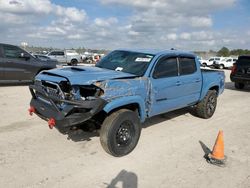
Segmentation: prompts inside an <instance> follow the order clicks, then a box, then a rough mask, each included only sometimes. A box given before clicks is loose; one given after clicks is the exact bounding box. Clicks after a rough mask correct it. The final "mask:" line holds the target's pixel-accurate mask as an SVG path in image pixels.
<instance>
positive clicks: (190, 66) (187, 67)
mask: <svg viewBox="0 0 250 188" xmlns="http://www.w3.org/2000/svg"><path fill="white" fill-rule="evenodd" d="M178 59H179V72H180V75H188V74H193V73H194V72H196V70H197V68H196V63H195V58H194V57H179V58H178Z"/></svg>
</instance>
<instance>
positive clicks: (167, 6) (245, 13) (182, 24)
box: [0, 0, 250, 51]
mask: <svg viewBox="0 0 250 188" xmlns="http://www.w3.org/2000/svg"><path fill="white" fill-rule="evenodd" d="M249 8H250V1H249V0H206V1H204V0H175V1H173V0H0V19H1V22H0V32H1V35H0V43H8V44H15V45H20V44H21V43H22V42H27V43H28V45H29V46H42V47H56V48H78V47H85V48H95V49H109V50H112V49H117V48H154V49H170V48H176V49H181V50H190V51H193V50H195V51H204V50H206V51H208V50H219V49H220V48H222V47H223V46H226V47H228V48H229V49H238V48H242V49H250V11H249Z"/></svg>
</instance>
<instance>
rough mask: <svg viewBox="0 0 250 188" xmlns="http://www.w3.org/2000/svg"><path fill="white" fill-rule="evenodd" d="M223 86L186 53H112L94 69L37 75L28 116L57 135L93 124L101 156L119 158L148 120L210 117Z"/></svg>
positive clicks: (216, 75)
mask: <svg viewBox="0 0 250 188" xmlns="http://www.w3.org/2000/svg"><path fill="white" fill-rule="evenodd" d="M224 83H225V75H224V72H222V71H217V70H205V69H204V70H202V69H201V68H200V64H199V62H198V59H197V57H196V56H195V55H194V54H192V53H189V52H182V51H177V50H169V51H157V50H127V49H122V50H115V51H112V52H110V53H109V54H108V55H107V56H105V57H104V58H103V59H101V60H100V61H99V62H98V63H97V64H96V66H95V67H87V66H77V67H64V68H60V69H55V70H49V71H43V72H41V73H40V74H39V75H37V76H36V78H35V82H34V84H33V85H30V91H31V94H32V99H31V102H30V108H29V112H30V114H33V113H35V114H37V115H38V116H39V117H41V118H42V119H44V120H46V121H48V124H49V127H50V128H53V127H54V126H55V127H56V128H58V129H59V130H64V129H66V128H70V127H74V126H77V125H80V124H83V123H84V122H85V123H86V121H90V120H91V122H93V121H94V122H95V123H96V124H97V125H99V128H100V142H101V145H102V147H103V148H104V150H105V151H106V152H108V153H109V154H111V155H113V156H116V157H120V156H124V155H127V154H128V153H130V152H131V151H132V150H133V149H134V148H135V147H136V145H137V143H138V140H139V137H140V133H141V123H143V122H144V121H145V119H146V118H150V117H152V116H155V115H158V114H162V113H166V112H169V111H173V110H176V109H180V108H185V107H191V108H190V109H192V111H193V112H195V114H196V115H197V116H198V117H201V118H205V119H207V118H210V117H212V115H213V114H214V112H215V109H216V105H217V97H218V96H219V95H220V94H221V93H222V92H223V90H224ZM97 127H98V126H97Z"/></svg>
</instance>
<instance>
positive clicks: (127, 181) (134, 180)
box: [105, 170, 138, 188]
mask: <svg viewBox="0 0 250 188" xmlns="http://www.w3.org/2000/svg"><path fill="white" fill-rule="evenodd" d="M120 183H121V185H122V186H121V187H122V188H137V187H138V177H137V175H136V174H135V173H134V172H128V171H126V170H122V171H121V172H120V173H119V174H118V175H117V176H116V177H115V178H114V179H112V181H111V182H110V184H107V183H105V184H106V185H107V188H117V187H118V186H117V184H120ZM119 187H120V186H119Z"/></svg>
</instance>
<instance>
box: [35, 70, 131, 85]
mask: <svg viewBox="0 0 250 188" xmlns="http://www.w3.org/2000/svg"><path fill="white" fill-rule="evenodd" d="M134 76H135V75H133V74H129V73H124V72H119V71H113V70H108V69H103V68H99V67H91V66H77V67H65V68H60V69H52V70H48V71H43V72H42V73H40V74H38V75H37V76H36V79H39V80H46V81H52V82H60V81H61V80H64V79H65V78H67V79H68V80H69V81H70V83H71V85H83V84H88V85H90V84H92V83H93V82H96V81H103V80H110V79H116V78H126V77H134Z"/></svg>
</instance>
